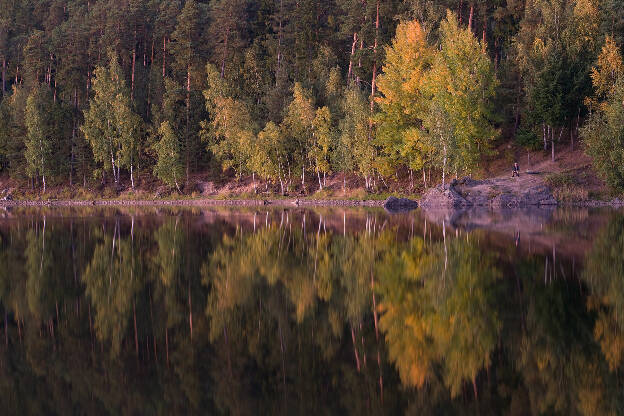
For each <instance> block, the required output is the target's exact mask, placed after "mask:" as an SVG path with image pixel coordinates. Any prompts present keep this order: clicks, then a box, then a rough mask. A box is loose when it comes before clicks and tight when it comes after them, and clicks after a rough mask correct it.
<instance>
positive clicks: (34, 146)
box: [24, 87, 53, 193]
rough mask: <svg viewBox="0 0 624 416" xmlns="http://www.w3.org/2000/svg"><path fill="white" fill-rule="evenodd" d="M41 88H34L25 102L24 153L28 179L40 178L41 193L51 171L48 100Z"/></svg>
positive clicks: (44, 188) (50, 131)
mask: <svg viewBox="0 0 624 416" xmlns="http://www.w3.org/2000/svg"><path fill="white" fill-rule="evenodd" d="M47 98H48V97H46V91H45V90H44V89H43V87H35V88H34V89H33V91H32V92H31V93H30V95H29V96H28V99H27V101H26V116H25V121H26V129H27V136H26V137H27V139H26V151H25V154H24V155H25V157H26V162H27V164H28V166H27V168H26V172H27V173H28V174H29V176H30V177H32V178H35V177H41V180H42V184H43V193H45V191H46V176H48V174H49V172H50V169H51V165H50V162H51V158H52V144H53V143H52V140H53V139H52V137H51V133H52V129H51V126H50V122H49V120H48V114H47V108H48V107H49V106H50V104H51V103H50V100H48V99H47Z"/></svg>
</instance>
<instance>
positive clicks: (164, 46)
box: [162, 36, 167, 78]
mask: <svg viewBox="0 0 624 416" xmlns="http://www.w3.org/2000/svg"><path fill="white" fill-rule="evenodd" d="M166 61H167V37H166V36H163V67H162V76H163V78H164V77H165V64H166Z"/></svg>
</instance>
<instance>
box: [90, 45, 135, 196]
mask: <svg viewBox="0 0 624 416" xmlns="http://www.w3.org/2000/svg"><path fill="white" fill-rule="evenodd" d="M93 90H94V93H95V95H94V97H93V99H92V100H91V101H90V105H89V109H88V110H86V111H85V112H84V118H85V122H84V125H83V126H82V127H81V130H82V132H83V133H84V135H85V138H86V139H87V141H88V142H89V144H90V145H91V149H92V150H93V156H94V158H95V161H96V162H99V163H100V165H101V167H102V168H104V169H105V170H106V171H110V170H112V172H113V177H114V179H115V182H119V170H120V168H121V167H122V166H123V167H127V168H129V169H130V173H131V178H132V172H133V168H134V165H135V163H136V159H137V154H138V151H139V140H140V136H139V134H140V128H141V119H140V117H139V116H138V115H137V114H136V113H135V112H134V111H133V109H132V104H131V102H130V97H129V94H128V90H127V88H126V83H125V80H124V76H123V73H122V72H121V67H120V66H119V62H118V60H117V57H116V55H115V53H114V52H112V51H109V65H108V67H98V68H96V70H95V79H94V80H93ZM109 163H110V164H109ZM132 179H133V178H132ZM132 184H133V186H134V180H133V183H132Z"/></svg>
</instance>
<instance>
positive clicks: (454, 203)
mask: <svg viewBox="0 0 624 416" xmlns="http://www.w3.org/2000/svg"><path fill="white" fill-rule="evenodd" d="M471 205H472V204H471V203H470V202H468V201H467V200H466V198H464V197H463V196H462V195H461V194H460V193H459V192H457V191H456V190H455V188H454V187H453V186H450V185H447V186H445V187H442V186H441V185H440V186H436V187H435V188H431V189H429V190H428V191H427V192H425V194H424V195H423V197H422V198H421V199H420V206H421V207H423V208H463V207H469V206H471Z"/></svg>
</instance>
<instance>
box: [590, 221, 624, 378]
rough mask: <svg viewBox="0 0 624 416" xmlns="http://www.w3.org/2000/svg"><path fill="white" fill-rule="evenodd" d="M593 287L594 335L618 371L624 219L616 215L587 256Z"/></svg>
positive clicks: (623, 316) (623, 350)
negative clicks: (595, 314) (596, 315)
mask: <svg viewBox="0 0 624 416" xmlns="http://www.w3.org/2000/svg"><path fill="white" fill-rule="evenodd" d="M583 277H584V279H585V281H586V282H587V283H588V284H589V286H590V288H591V292H592V293H591V296H590V297H589V299H588V306H589V308H590V309H592V310H594V311H596V313H597V314H598V318H597V321H596V326H595V328H594V336H595V337H596V340H597V341H598V342H599V343H600V347H601V349H602V352H603V353H604V355H605V357H606V359H607V362H608V363H609V368H610V369H611V370H616V369H617V368H619V367H620V365H621V364H622V358H624V331H623V330H624V218H623V217H622V216H620V215H617V216H614V217H613V218H612V219H611V221H610V222H609V223H608V224H607V225H606V226H605V228H604V231H603V232H602V233H600V234H599V235H598V236H597V237H596V239H595V242H594V245H593V247H592V249H591V250H590V252H589V253H588V255H587V263H586V266H585V271H584V273H583Z"/></svg>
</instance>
